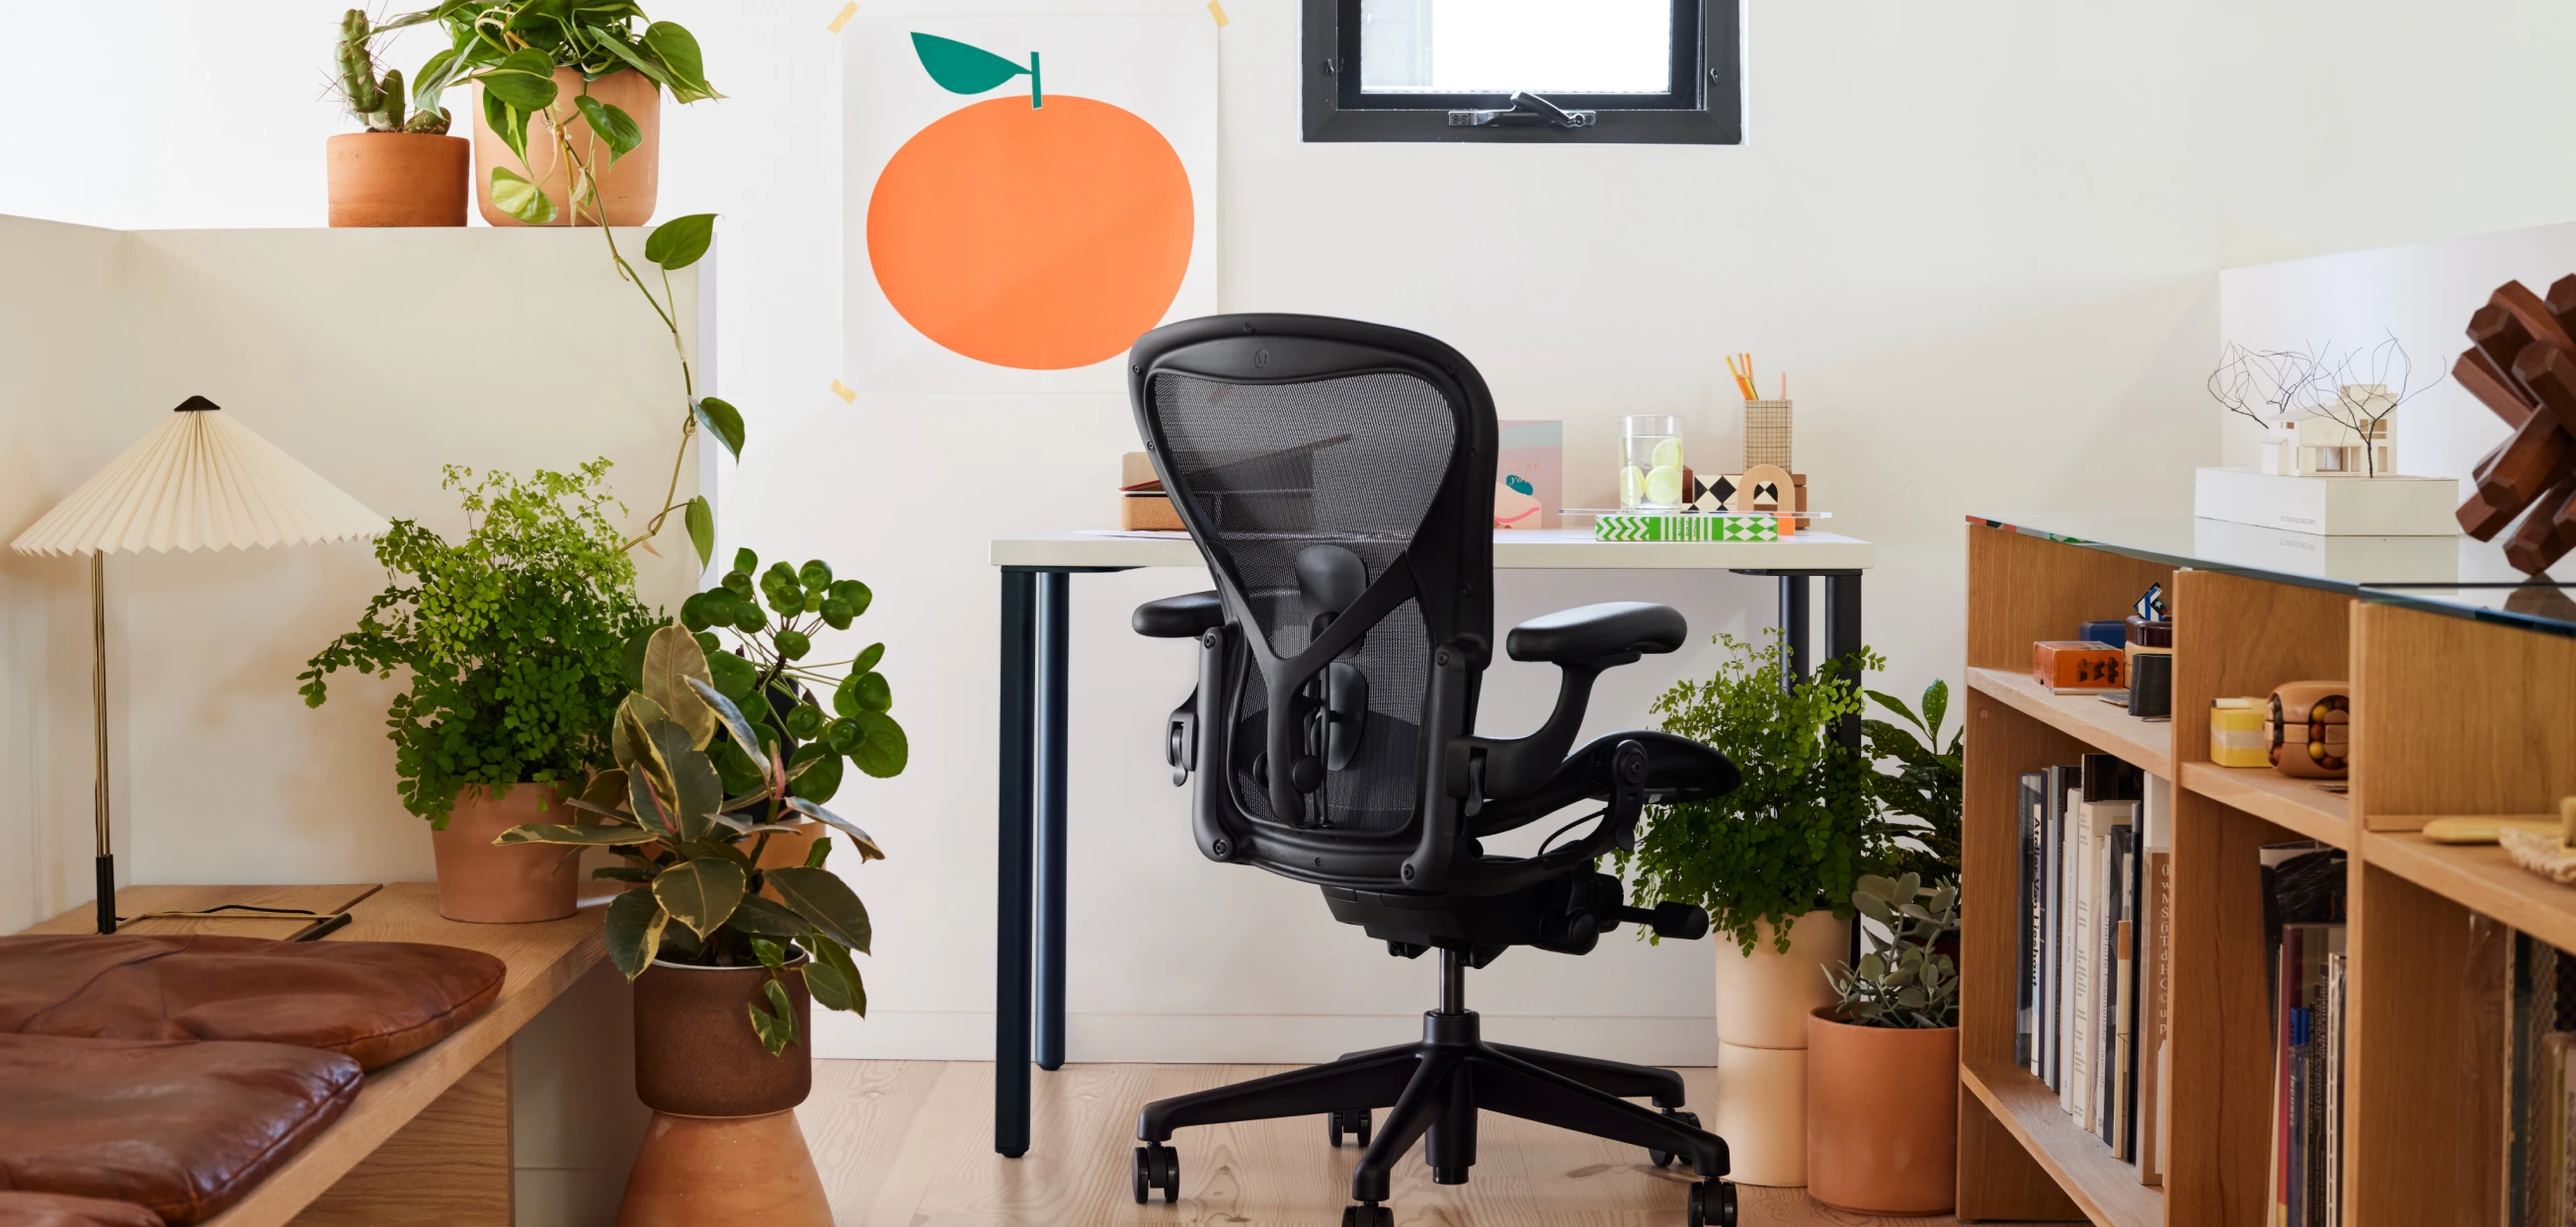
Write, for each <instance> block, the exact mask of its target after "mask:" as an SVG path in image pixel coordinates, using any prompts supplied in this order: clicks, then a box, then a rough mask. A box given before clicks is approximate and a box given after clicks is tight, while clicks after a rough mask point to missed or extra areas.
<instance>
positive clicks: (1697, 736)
mask: <svg viewBox="0 0 2576 1227" xmlns="http://www.w3.org/2000/svg"><path fill="white" fill-rule="evenodd" d="M1766 635H1767V636H1768V637H1767V639H1766V640H1765V641H1764V642H1762V643H1760V644H1752V643H1745V642H1742V641H1740V640H1738V639H1736V638H1735V637H1734V636H1732V635H1723V634H1722V635H1719V636H1717V638H1716V642H1717V643H1718V644H1719V645H1721V646H1722V647H1724V648H1725V649H1726V650H1727V653H1728V654H1727V657H1726V658H1725V659H1724V660H1722V661H1720V662H1719V664H1718V668H1717V672H1716V673H1715V674H1714V675H1713V676H1711V677H1710V678H1709V679H1708V680H1707V681H1705V682H1695V681H1689V680H1684V681H1681V682H1678V683H1675V684H1674V686H1673V688H1672V689H1670V690H1667V691H1665V692H1664V693H1663V694H1662V695H1661V696H1659V697H1657V698H1656V699H1655V701H1654V703H1653V705H1652V710H1653V711H1654V712H1655V713H1657V714H1659V715H1661V716H1662V717H1663V718H1664V721H1663V728H1664V731H1665V732H1667V733H1672V734H1676V735H1678V736H1683V737H1688V738H1690V739H1692V740H1694V741H1698V742H1701V743H1703V744H1705V745H1708V746H1710V747H1713V748H1715V749H1717V750H1719V751H1721V752H1723V753H1724V754H1725V755H1726V756H1727V757H1728V758H1729V759H1731V760H1733V761H1734V763H1735V766H1736V770H1737V771H1738V772H1740V773H1741V774H1742V776H1743V782H1742V783H1741V784H1739V785H1738V786H1737V787H1736V789H1735V790H1734V791H1733V792H1730V793H1727V794H1725V795H1724V796H1720V797H1715V798H1712V799H1710V800H1706V801H1694V802H1690V803H1687V804H1683V805H1662V806H1649V807H1647V809H1646V813H1645V817H1644V819H1643V821H1642V822H1641V823H1640V824H1639V827H1638V831H1637V846H1636V847H1635V849H1633V850H1631V851H1626V852H1621V853H1617V854H1615V861H1616V864H1617V866H1618V869H1619V872H1620V874H1621V876H1623V877H1625V878H1627V879H1628V881H1629V883H1630V885H1631V888H1632V890H1633V891H1634V893H1635V898H1636V900H1637V902H1638V903H1639V904H1640V905H1641V906H1649V907H1651V906H1653V905H1654V904H1655V903H1657V902H1659V901H1662V900H1679V901H1682V902H1688V903H1696V904H1698V905H1700V906H1701V907H1702V908H1705V909H1707V911H1708V916H1709V924H1710V926H1711V927H1712V928H1713V929H1715V930H1717V931H1718V932H1721V933H1724V934H1726V935H1727V936H1729V937H1731V938H1733V939H1734V940H1735V942H1736V944H1737V945H1738V946H1739V947H1740V948H1742V949H1743V950H1744V952H1745V953H1747V954H1750V953H1752V952H1753V946H1754V943H1755V942H1756V941H1758V940H1759V939H1760V935H1761V927H1762V926H1763V925H1766V924H1767V925H1769V926H1770V927H1771V929H1772V931H1773V934H1774V935H1775V942H1776V945H1777V947H1778V949H1779V950H1781V951H1782V952H1784V953H1785V952H1786V951H1787V950H1788V949H1789V924H1790V923H1791V922H1792V921H1794V920H1796V919H1797V918H1798V917H1800V916H1803V915H1805V914H1807V913H1808V912H1812V911H1816V910H1818V909H1820V908H1823V909H1830V910H1832V911H1833V913H1834V914H1835V915H1837V916H1842V917H1846V918H1847V917H1849V916H1850V915H1851V903H1850V902H1849V900H1850V898H1851V892H1852V888H1853V884H1854V883H1855V882H1857V881H1858V880H1859V878H1860V876H1861V875H1862V874H1863V873H1866V872H1869V871H1870V870H1871V869H1873V868H1875V867H1877V866H1878V865H1879V863H1880V860H1881V858H1882V857H1884V855H1885V854H1886V845H1887V835H1886V832H1885V829H1884V828H1883V826H1882V824H1881V823H1880V822H1879V821H1878V817H1877V801H1876V797H1875V794H1874V792H1873V788H1872V784H1871V780H1872V777H1873V775H1874V774H1875V773H1873V772H1872V771H1871V770H1870V765H1869V761H1868V759H1866V758H1865V757H1864V756H1863V755H1862V754H1861V753H1860V752H1859V751H1857V750H1855V749H1853V748H1851V747H1849V746H1845V745H1843V744H1842V743H1841V741H1840V740H1839V739H1838V738H1836V736H1835V735H1834V734H1835V729H1836V727H1837V726H1838V725H1839V724H1840V723H1841V721H1842V719H1843V718H1844V717H1845V716H1849V715H1854V714H1857V713H1858V712H1859V711H1860V710H1861V699H1860V691H1859V686H1858V682H1859V678H1858V676H1857V674H1858V673H1859V672H1860V671H1861V670H1864V669H1876V668H1880V667H1882V666H1883V664H1884V662H1883V661H1881V660H1880V658H1879V657H1878V655H1877V654H1876V653H1874V652H1871V651H1870V650H1869V649H1867V648H1863V649H1861V650H1860V651H1859V652H1857V653H1855V654H1854V655H1852V656H1850V657H1838V658H1836V659H1833V660H1829V661H1827V662H1825V665H1824V667H1823V668H1821V669H1819V670H1817V671H1816V674H1815V675H1814V676H1813V677H1809V678H1803V679H1798V680H1796V681H1795V683H1794V684H1791V683H1790V682H1789V656H1788V649H1787V647H1786V646H1785V645H1784V644H1783V643H1782V642H1781V641H1780V639H1779V632H1778V631H1776V630H1773V631H1769V632H1766Z"/></svg>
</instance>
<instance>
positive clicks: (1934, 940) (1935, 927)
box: [1825, 873, 1959, 1029]
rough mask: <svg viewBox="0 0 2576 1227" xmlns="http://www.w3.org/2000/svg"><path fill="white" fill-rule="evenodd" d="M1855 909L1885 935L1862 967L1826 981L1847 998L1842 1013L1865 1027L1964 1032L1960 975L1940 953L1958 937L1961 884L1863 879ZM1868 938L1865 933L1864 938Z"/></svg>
mask: <svg viewBox="0 0 2576 1227" xmlns="http://www.w3.org/2000/svg"><path fill="white" fill-rule="evenodd" d="M1852 906H1853V907H1854V908H1855V909H1857V910H1858V911H1859V912H1860V914H1861V915H1862V916H1864V917H1867V918H1868V919H1870V920H1874V921H1876V922H1878V923H1879V924H1882V925H1885V926H1886V927H1887V932H1888V936H1887V938H1886V939H1885V940H1881V939H1879V938H1878V937H1877V935H1876V934H1870V935H1869V937H1868V939H1867V940H1868V943H1869V944H1870V945H1872V946H1874V947H1875V949H1872V950H1871V951H1870V952H1869V953H1867V954H1864V955H1862V956H1861V957H1860V966H1859V967H1857V968H1854V967H1852V966H1849V965H1848V964H1846V965H1843V966H1838V967H1834V968H1831V969H1828V970H1827V971H1826V972H1825V980H1826V982H1827V983H1829V984H1831V985H1833V988H1834V992H1835V994H1836V995H1838V996H1839V997H1840V998H1841V1001H1840V1002H1839V1004H1838V1006H1837V1009H1836V1012H1837V1013H1838V1014H1840V1015H1841V1016H1842V1018H1843V1020H1844V1021H1846V1022H1849V1023H1852V1024H1854V1025H1856V1026H1862V1027H1913V1028H1924V1029H1930V1028H1939V1027H1955V1026H1958V1025H1959V969H1958V967H1957V965H1956V964H1954V963H1952V962H1951V960H1950V956H1949V955H1946V954H1943V953H1941V951H1940V945H1941V942H1942V939H1943V938H1946V937H1948V936H1949V935H1951V934H1953V933H1956V932H1958V931H1959V883H1958V882H1957V880H1955V879H1952V880H1947V881H1943V882H1941V883H1939V884H1938V885H1934V886H1925V885H1923V879H1922V878H1921V876H1919V875H1917V874H1911V873H1909V874H1906V875H1905V876H1904V877H1901V878H1897V879H1894V880H1893V881H1891V880H1889V879H1887V878H1882V877H1879V876H1878V875H1876V874H1863V875H1861V877H1860V880H1859V883H1858V885H1857V887H1856V888H1855V889H1854V890H1853V891H1852ZM1864 932H1867V931H1866V930H1864Z"/></svg>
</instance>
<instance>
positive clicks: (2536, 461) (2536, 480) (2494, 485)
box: [2477, 413, 2568, 515]
mask: <svg viewBox="0 0 2576 1227" xmlns="http://www.w3.org/2000/svg"><path fill="white" fill-rule="evenodd" d="M2567 444H2568V436H2567V432H2566V431H2565V430H2563V429H2560V428H2559V425H2558V423H2557V421H2556V420H2555V416H2554V415H2552V414H2545V413H2535V414H2533V415H2531V420H2529V421H2527V422H2524V423H2523V424H2522V428H2521V429H2520V430H2516V431H2515V432H2513V437H2512V438H2511V439H2507V440H2505V445H2504V454H2503V455H2502V456H2499V457H2497V458H2496V463H2495V467H2493V468H2491V469H2488V470H2487V471H2485V472H2484V473H2481V474H2478V476H2477V490H2478V493H2480V494H2483V495H2485V496H2486V499H2487V502H2488V503H2490V504H2492V505H2493V506H2495V507H2496V508H2498V509H2499V510H2503V511H2505V513H2506V514H2507V515H2512V514H2517V513H2519V512H2520V511H2521V510H2522V509H2523V508H2524V507H2526V506H2529V505H2530V503H2531V500H2533V499H2535V498H2538V497H2540V492H2541V491H2543V490H2546V489H2548V488H2549V486H2550V483H2552V482H2554V481H2556V480H2557V479H2558V478H2560V477H2562V476H2564V475H2565V474H2566V471H2567V463H2568V447H2567Z"/></svg>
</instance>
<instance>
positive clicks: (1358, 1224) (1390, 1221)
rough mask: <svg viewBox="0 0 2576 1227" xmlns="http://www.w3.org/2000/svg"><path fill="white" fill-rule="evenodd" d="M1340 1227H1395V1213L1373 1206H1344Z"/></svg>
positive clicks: (1383, 1207)
mask: <svg viewBox="0 0 2576 1227" xmlns="http://www.w3.org/2000/svg"><path fill="white" fill-rule="evenodd" d="M1342 1227H1395V1211H1393V1210H1390V1209H1388V1208H1387V1207H1385V1206H1380V1205H1375V1204H1371V1205H1366V1206H1344V1207H1343V1208H1342Z"/></svg>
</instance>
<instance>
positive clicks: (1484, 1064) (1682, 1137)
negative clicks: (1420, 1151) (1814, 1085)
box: [1136, 1009, 1731, 1227]
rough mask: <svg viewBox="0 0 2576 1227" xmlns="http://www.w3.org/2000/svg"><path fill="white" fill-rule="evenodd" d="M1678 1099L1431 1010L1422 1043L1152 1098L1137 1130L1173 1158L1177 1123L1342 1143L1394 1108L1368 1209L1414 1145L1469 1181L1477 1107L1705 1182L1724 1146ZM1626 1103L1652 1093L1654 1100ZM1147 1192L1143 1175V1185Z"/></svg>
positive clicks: (1440, 1171)
mask: <svg viewBox="0 0 2576 1227" xmlns="http://www.w3.org/2000/svg"><path fill="white" fill-rule="evenodd" d="M1682 1094H1683V1091H1682V1079H1681V1075H1679V1074H1676V1073H1674V1072H1672V1071H1671V1070H1668V1069H1655V1068H1652V1067H1649V1066H1643V1065H1627V1064H1623V1063H1620V1062H1617V1061H1603V1060H1597V1059H1594V1058H1591V1057H1580V1056H1570V1055H1567V1054H1564V1053H1554V1052H1541V1051H1539V1050H1537V1049H1534V1048H1520V1047H1515V1046H1513V1045H1509V1044H1488V1043H1486V1042H1484V1040H1483V1038H1482V1037H1481V1035H1480V1034H1479V1026H1478V1021H1477V1017H1476V1014H1475V1012H1474V1011H1472V1010H1464V1009H1460V1010H1453V1011H1438V1010H1435V1011H1432V1012H1430V1013H1427V1014H1425V1015H1423V1016H1422V1042H1421V1043H1418V1044H1400V1045H1396V1046H1394V1047H1391V1048H1377V1049H1371V1050H1369V1051H1367V1052H1356V1053H1352V1054H1350V1055H1349V1056H1346V1057H1343V1058H1342V1059H1340V1060H1338V1061H1333V1062H1330V1063H1327V1064H1323V1065H1317V1066H1313V1067H1310V1068H1307V1069H1300V1070H1292V1071H1290V1072H1288V1073H1284V1074H1273V1075H1271V1076H1269V1077H1267V1078H1255V1079H1253V1080H1251V1081H1249V1082H1238V1083H1235V1084H1234V1085H1232V1086H1221V1087H1215V1088H1213V1089H1210V1090H1205V1091H1198V1092H1195V1093H1192V1094H1188V1095H1175V1096H1173V1097H1172V1098H1170V1099H1158V1100H1155V1101H1154V1102H1152V1103H1149V1104H1147V1105H1145V1109H1144V1111H1143V1112H1142V1113H1140V1114H1139V1116H1138V1118H1137V1124H1136V1137H1137V1139H1138V1140H1139V1141H1142V1142H1144V1143H1145V1144H1146V1146H1145V1147H1144V1148H1143V1149H1142V1150H1140V1151H1139V1153H1140V1154H1144V1153H1146V1152H1148V1151H1159V1152H1160V1153H1162V1154H1165V1155H1168V1154H1169V1153H1170V1152H1169V1150H1168V1148H1164V1147H1162V1146H1161V1145H1160V1144H1161V1143H1164V1142H1167V1141H1169V1140H1170V1139H1171V1136H1172V1131H1173V1130H1175V1129H1180V1128H1185V1127H1187V1126H1191V1125H1216V1124H1224V1123H1227V1122H1230V1121H1249V1120H1275V1119H1278V1118H1281V1117H1289V1116H1310V1115H1330V1114H1334V1113H1342V1114H1345V1115H1344V1116H1341V1117H1334V1118H1333V1119H1332V1125H1333V1130H1332V1132H1333V1135H1334V1144H1335V1145H1339V1144H1340V1141H1339V1138H1340V1134H1341V1132H1342V1130H1341V1125H1342V1123H1343V1121H1344V1120H1345V1119H1347V1117H1348V1116H1354V1115H1356V1114H1357V1113H1359V1112H1360V1111H1362V1110H1366V1109H1375V1108H1387V1109H1391V1111H1389V1112H1388V1113H1387V1115H1386V1118H1385V1120H1384V1121H1383V1122H1382V1123H1378V1124H1376V1126H1375V1128H1374V1129H1373V1130H1372V1131H1371V1132H1373V1133H1374V1136H1373V1137H1370V1138H1369V1139H1368V1149H1367V1151H1366V1152H1365V1153H1364V1154H1362V1155H1361V1156H1360V1163H1359V1170H1358V1171H1356V1172H1354V1173H1353V1174H1352V1176H1351V1200H1353V1201H1356V1202H1361V1203H1364V1204H1365V1205H1367V1206H1371V1207H1373V1206H1375V1205H1376V1203H1379V1202H1383V1201H1385V1200H1387V1189H1388V1184H1389V1174H1390V1172H1391V1171H1392V1170H1393V1168H1394V1166H1395V1163H1396V1160H1398V1159H1400V1158H1402V1157H1403V1156H1404V1154H1405V1152H1406V1151H1409V1150H1411V1149H1412V1148H1413V1144H1414V1143H1415V1142H1417V1141H1422V1142H1424V1143H1425V1145H1424V1158H1425V1159H1426V1160H1427V1161H1428V1162H1429V1164H1430V1166H1431V1171H1432V1179H1433V1181H1434V1182H1435V1183H1438V1184H1465V1183H1466V1182H1467V1169H1468V1168H1470V1167H1472V1166H1474V1164H1475V1162H1476V1114H1477V1113H1478V1112H1479V1111H1486V1112H1500V1113H1503V1114H1504V1115H1506V1116H1517V1117H1520V1118H1521V1119H1523V1120H1532V1121H1537V1122H1539V1123H1541V1124H1547V1125H1554V1126H1557V1127H1558V1128H1561V1129H1572V1130H1574V1131H1576V1132H1578V1133H1587V1134H1590V1135H1592V1136H1594V1137H1600V1138H1608V1139H1610V1140H1612V1141H1619V1142H1628V1143H1631V1144H1634V1145H1637V1146H1643V1147H1645V1148H1647V1149H1648V1151H1650V1152H1652V1153H1653V1154H1654V1155H1656V1156H1658V1158H1659V1161H1660V1157H1661V1156H1666V1155H1669V1156H1673V1157H1678V1158H1682V1159H1686V1160H1688V1161H1689V1162H1690V1163H1691V1165H1692V1167H1693V1168H1694V1169H1696V1170H1697V1172H1698V1174H1699V1177H1700V1179H1702V1180H1703V1181H1714V1180H1715V1179H1716V1178H1718V1177H1720V1176H1723V1175H1725V1174H1726V1162H1727V1157H1726V1142H1725V1141H1724V1140H1723V1139H1721V1138H1719V1137H1718V1136H1717V1135H1715V1134H1713V1133H1709V1132H1707V1131H1705V1130H1702V1129H1700V1128H1697V1127H1696V1122H1695V1120H1694V1119H1693V1118H1690V1117H1688V1116H1685V1115H1681V1114H1679V1109H1680V1108H1681V1106H1682ZM1630 1099H1651V1100H1653V1101H1654V1103H1655V1105H1656V1106H1655V1108H1648V1107H1645V1106H1643V1105H1640V1104H1635V1103H1631V1102H1628V1101H1629V1100H1630ZM1656 1108H1660V1109H1663V1110H1662V1111H1660V1112H1659V1111H1657V1110H1656ZM1174 1176H1175V1179H1174V1180H1173V1181H1172V1183H1171V1184H1170V1185H1168V1186H1160V1187H1165V1188H1166V1189H1167V1192H1166V1194H1165V1197H1166V1200H1171V1199H1173V1198H1174V1197H1176V1196H1177V1193H1176V1190H1177V1186H1178V1179H1177V1172H1175V1173H1174ZM1157 1183H1158V1185H1159V1182H1157ZM1144 1188H1145V1184H1144V1183H1142V1182H1140V1183H1139V1184H1138V1189H1139V1190H1140V1192H1141V1190H1143V1189H1144ZM1712 1190H1713V1191H1714V1186H1712ZM1723 1191H1727V1192H1731V1190H1723ZM1697 1200H1698V1199H1697V1198H1696V1197H1695V1198H1694V1204H1697ZM1712 1200H1713V1199H1712ZM1728 1200H1730V1201H1731V1199H1728ZM1706 1221H1708V1222H1718V1221H1723V1220H1720V1219H1718V1218H1715V1217H1711V1218H1709V1219H1708V1220H1706ZM1693 1227H1697V1224H1696V1223H1694V1225H1693Z"/></svg>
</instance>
